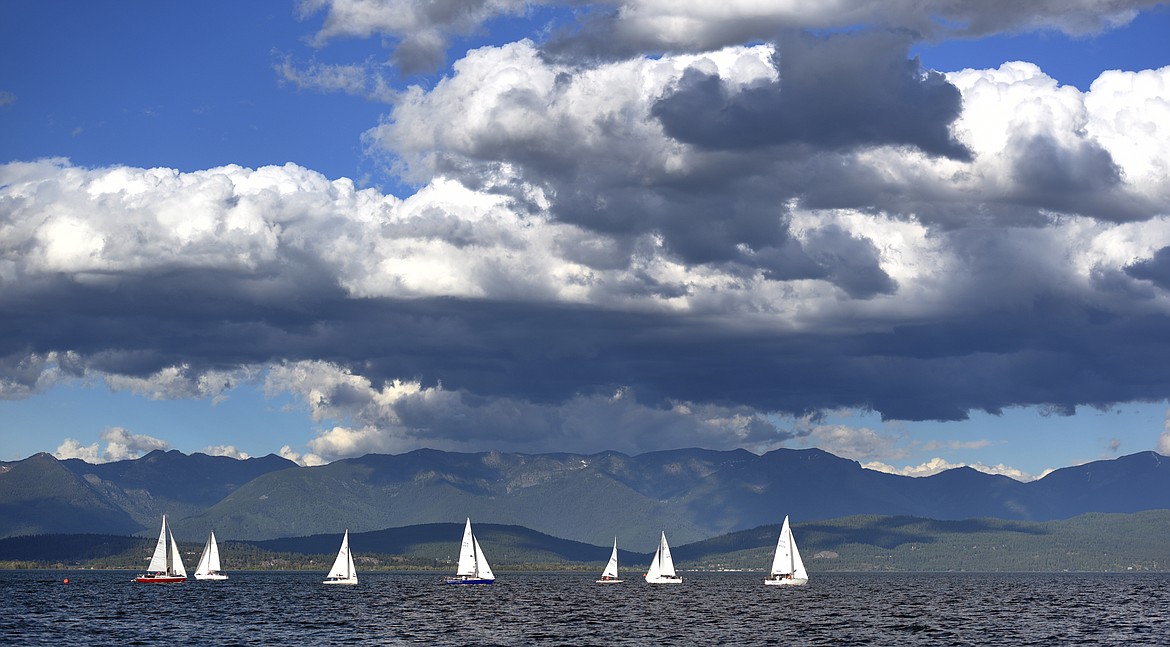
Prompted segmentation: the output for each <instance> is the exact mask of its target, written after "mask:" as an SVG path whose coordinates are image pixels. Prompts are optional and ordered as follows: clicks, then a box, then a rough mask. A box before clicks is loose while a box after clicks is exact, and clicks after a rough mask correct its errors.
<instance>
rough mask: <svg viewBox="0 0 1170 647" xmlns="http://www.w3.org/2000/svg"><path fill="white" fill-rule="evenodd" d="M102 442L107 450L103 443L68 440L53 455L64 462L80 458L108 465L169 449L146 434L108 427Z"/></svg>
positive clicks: (163, 443) (165, 444)
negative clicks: (103, 446)
mask: <svg viewBox="0 0 1170 647" xmlns="http://www.w3.org/2000/svg"><path fill="white" fill-rule="evenodd" d="M101 440H102V441H103V442H105V444H106V446H105V449H101V443H93V444H90V445H82V444H81V443H79V442H78V441H77V440H74V439H73V438H66V439H65V440H64V442H62V443H61V445H60V446H58V447H57V451H55V452H53V455H54V456H56V457H57V458H59V459H62V460H63V459H66V458H80V459H81V460H83V461H85V462H87V463H108V462H110V461H124V460H132V459H135V458H140V457H141V456H142V455H143V454H146V453H148V452H152V451H154V450H156V449H163V450H165V449H167V448H168V447H169V445H168V444H167V442H166V441H164V440H159V439H158V438H155V437H153V436H147V435H146V434H132V433H130V432H129V431H127V430H126V429H123V428H122V427H108V428H107V429H105V430H104V431H102V433H101Z"/></svg>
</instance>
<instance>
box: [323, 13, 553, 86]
mask: <svg viewBox="0 0 1170 647" xmlns="http://www.w3.org/2000/svg"><path fill="white" fill-rule="evenodd" d="M528 4H529V3H528V1H527V0H446V1H441V2H424V1H420V0H301V2H300V13H301V16H302V17H306V18H307V17H309V16H311V15H313V14H316V13H318V12H320V11H322V10H325V22H324V24H323V25H322V27H321V29H320V30H319V31H318V32H317V35H316V36H315V38H314V40H315V42H316V44H317V45H324V44H325V43H326V42H328V41H330V40H332V39H334V38H339V37H349V38H368V37H370V36H372V35H374V34H380V35H382V36H385V37H389V38H391V39H393V41H394V44H393V47H392V50H393V53H392V54H391V56H390V61H391V62H392V63H393V64H394V65H395V66H396V67H397V68H399V69H400V70H402V72H403V73H404V74H414V73H417V72H430V71H434V70H435V69H437V68H438V67H439V66H440V65H441V64H442V63H443V61H444V60H445V58H446V50H447V45H448V41H449V37H450V36H451V35H452V34H467V33H470V32H472V31H474V30H475V29H476V28H478V27H479V26H480V25H482V24H483V23H484V22H485V21H487V20H489V19H491V18H494V17H496V16H500V15H508V14H518V13H522V12H523V11H524V10H525V7H527V6H528ZM538 4H539V3H538Z"/></svg>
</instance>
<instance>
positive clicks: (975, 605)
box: [0, 569, 1170, 647]
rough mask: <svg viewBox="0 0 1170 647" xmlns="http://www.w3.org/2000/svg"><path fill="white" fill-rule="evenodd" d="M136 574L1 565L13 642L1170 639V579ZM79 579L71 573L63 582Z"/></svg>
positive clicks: (0, 638) (2, 601) (2, 620)
mask: <svg viewBox="0 0 1170 647" xmlns="http://www.w3.org/2000/svg"><path fill="white" fill-rule="evenodd" d="M132 575H133V574H132V573H125V572H100V571H0V642H4V643H7V644H19V645H172V644H178V643H185V644H201V645H313V644H375V645H377V644H382V645H414V644H419V645H687V644H700V645H720V644H722V645H897V646H899V647H902V646H908V645H1170V574H1131V575H1122V574H1118V575H1102V574H987V575H977V574H893V575H890V574H882V575H878V574H843V573H832V574H817V573H813V574H812V576H813V580H812V581H811V582H810V583H809V585H808V586H805V587H765V586H763V584H762V583H761V578H762V574H760V573H684V577H685V578H686V581H685V582H684V583H683V584H682V585H681V586H651V585H647V584H645V583H644V582H642V581H641V577H640V575H641V572H640V571H638V572H634V570H633V569H631V571H630V572H628V573H624V576H625V577H627V578H628V579H627V580H626V582H625V583H624V584H621V585H613V586H599V585H596V584H594V583H593V580H594V579H595V578H596V575H594V574H586V573H556V574H553V573H499V574H498V575H499V579H498V580H497V581H496V584H494V585H492V586H444V585H442V584H441V582H442V577H443V574H440V573H427V574H402V573H362V574H361V575H360V577H361V582H360V583H359V584H358V585H357V586H349V587H346V586H342V587H337V586H323V585H321V584H320V581H321V578H322V574H321V573H303V572H297V573H256V572H236V573H232V574H231V580H229V581H226V582H197V581H195V580H190V581H188V582H185V583H182V584H170V585H144V584H136V583H133V582H131V581H130V578H131V577H132ZM66 577H68V578H69V580H70V582H69V584H64V583H63V582H62V580H63V579H64V578H66Z"/></svg>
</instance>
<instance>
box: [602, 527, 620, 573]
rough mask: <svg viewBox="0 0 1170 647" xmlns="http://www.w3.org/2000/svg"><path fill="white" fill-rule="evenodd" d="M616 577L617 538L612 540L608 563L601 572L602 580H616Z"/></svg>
mask: <svg viewBox="0 0 1170 647" xmlns="http://www.w3.org/2000/svg"><path fill="white" fill-rule="evenodd" d="M617 576H618V555H617V537H614V538H613V552H612V553H610V554H609V563H608V564H606V565H605V570H604V571H601V577H602V579H605V578H609V579H615V580H616V579H617Z"/></svg>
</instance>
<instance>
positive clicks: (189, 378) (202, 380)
mask: <svg viewBox="0 0 1170 647" xmlns="http://www.w3.org/2000/svg"><path fill="white" fill-rule="evenodd" d="M251 373H252V372H251V371H250V370H247V369H240V370H237V371H216V370H204V371H194V370H192V369H191V367H190V366H189V365H186V364H184V365H181V366H169V367H167V368H164V369H162V370H160V371H157V372H156V373H154V374H153V375H150V376H147V377H135V376H128V375H117V374H105V375H104V376H103V379H104V380H105V382H106V384H107V385H108V386H109V387H110V389H111V390H113V391H130V392H131V393H136V394H138V395H143V396H146V397H148V398H150V399H152V400H179V399H184V398H210V399H211V400H212V401H213V402H214V403H217V404H218V403H219V402H220V401H221V400H222V399H223V398H226V397H227V392H228V391H230V390H232V389H233V388H235V387H236V386H237V385H238V384H239V383H240V382H241V381H243V380H246V379H249V378H250V376H251Z"/></svg>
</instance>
